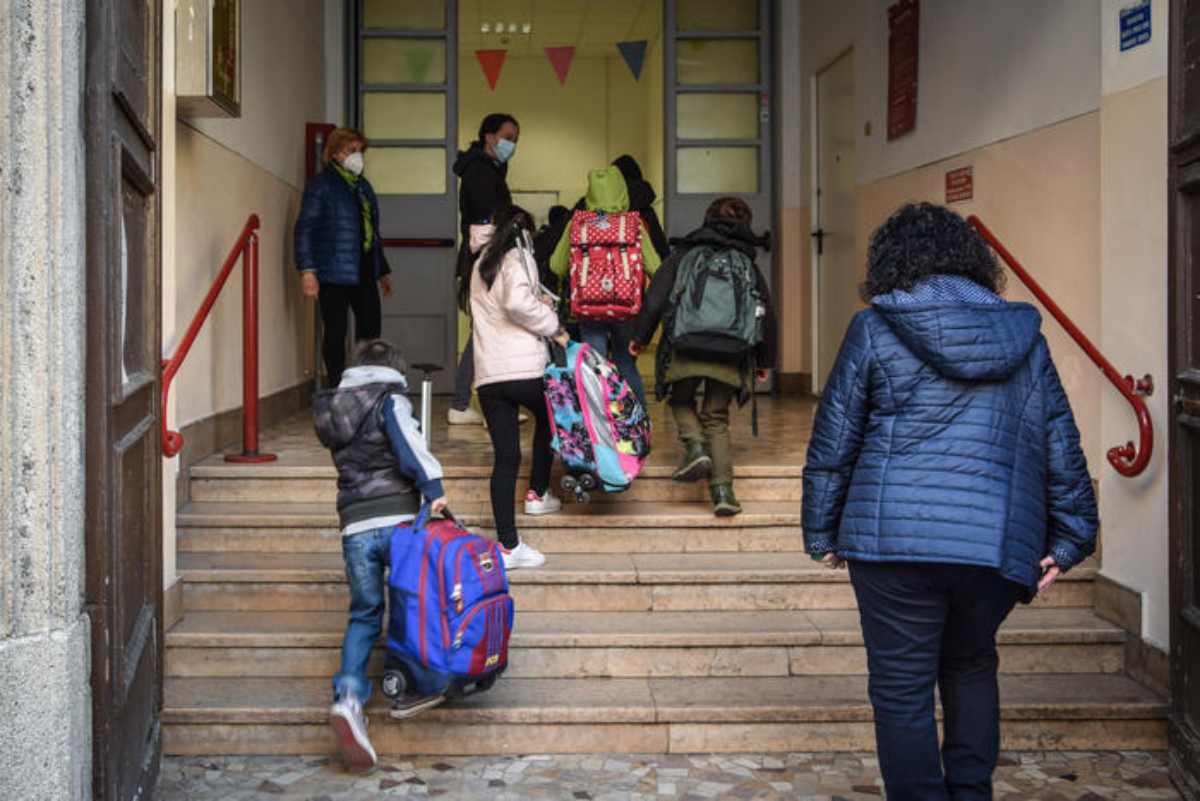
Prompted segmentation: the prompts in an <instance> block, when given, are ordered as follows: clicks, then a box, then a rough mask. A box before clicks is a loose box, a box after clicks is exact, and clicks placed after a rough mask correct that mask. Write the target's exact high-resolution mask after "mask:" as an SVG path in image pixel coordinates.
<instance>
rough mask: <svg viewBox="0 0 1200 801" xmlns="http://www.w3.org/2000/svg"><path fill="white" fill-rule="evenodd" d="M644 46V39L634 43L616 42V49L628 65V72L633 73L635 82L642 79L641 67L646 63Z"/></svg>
mask: <svg viewBox="0 0 1200 801" xmlns="http://www.w3.org/2000/svg"><path fill="white" fill-rule="evenodd" d="M646 44H647V42H646V40H645V39H640V40H638V41H636V42H617V49H618V50H620V51H621V57H622V58H624V59H625V63H626V64H628V65H629V71H630V72H632V73H633V79H634V80H635V81H640V80H641V79H642V65H643V64H645V63H646Z"/></svg>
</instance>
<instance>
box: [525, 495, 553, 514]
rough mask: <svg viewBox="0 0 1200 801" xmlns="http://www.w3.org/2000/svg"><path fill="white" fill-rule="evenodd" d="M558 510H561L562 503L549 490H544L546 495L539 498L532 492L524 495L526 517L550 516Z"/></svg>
mask: <svg viewBox="0 0 1200 801" xmlns="http://www.w3.org/2000/svg"><path fill="white" fill-rule="evenodd" d="M559 509H562V501H560V500H559V499H558V498H556V497H555V496H554V495H553V493H551V492H550V491H549V490H546V494H545V495H543V496H541V497H540V498H539V497H538V494H537V493H536V492H534V491H533V490H530V491H529V492H527V493H525V514H527V515H534V516H536V515H551V514H554V513H555V512H557V511H558V510H559Z"/></svg>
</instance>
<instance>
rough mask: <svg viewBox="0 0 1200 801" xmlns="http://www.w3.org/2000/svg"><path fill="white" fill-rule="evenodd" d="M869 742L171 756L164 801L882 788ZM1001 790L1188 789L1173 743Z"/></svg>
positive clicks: (1006, 777)
mask: <svg viewBox="0 0 1200 801" xmlns="http://www.w3.org/2000/svg"><path fill="white" fill-rule="evenodd" d="M882 795H883V793H882V789H881V787H880V783H879V774H878V770H877V768H876V763H875V758H874V756H873V755H869V754H781V755H774V756H763V755H743V756H654V757H641V756H634V755H627V754H626V755H609V756H555V757H550V756H523V757H471V758H453V757H433V758H427V759H419V760H415V761H400V760H397V761H385V762H383V763H382V764H381V766H380V767H379V768H378V769H377V770H375V771H373V772H371V773H368V774H353V773H346V772H344V771H343V770H342V769H341V768H340V766H338V765H337V764H336V763H331V762H330V760H328V759H323V758H304V757H219V758H214V757H188V758H171V759H166V760H165V761H164V763H163V772H162V781H161V785H160V788H159V798H160V799H161V801H245V799H286V800H288V801H292V800H295V801H358V799H377V798H396V797H407V798H412V797H429V798H445V799H453V801H523V799H556V800H557V799H563V801H576V800H577V799H579V800H581V801H588V800H589V799H590V800H591V801H618V799H622V800H624V801H639V800H640V799H647V800H648V799H654V800H655V801H659V800H660V799H673V800H675V801H707V800H708V799H726V798H727V799H764V800H765V799H780V800H781V801H782V799H789V800H790V801H863V800H864V799H871V800H874V799H880V798H882ZM995 797H996V799H997V800H998V801H1018V799H1019V801H1100V800H1101V799H1121V800H1122V801H1125V800H1126V799H1179V798H1180V796H1179V794H1178V793H1177V792H1175V790H1174V788H1173V787H1172V786H1171V782H1170V779H1169V778H1168V776H1167V767H1166V760H1165V756H1164V754H1162V753H1161V752H1154V753H1146V752H1111V751H1105V752H1036V753H1006V754H1004V755H1002V757H1001V761H1000V767H999V769H998V770H997V771H996V778H995Z"/></svg>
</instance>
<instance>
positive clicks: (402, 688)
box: [379, 667, 409, 701]
mask: <svg viewBox="0 0 1200 801" xmlns="http://www.w3.org/2000/svg"><path fill="white" fill-rule="evenodd" d="M408 687H409V680H408V676H407V675H406V674H405V672H404V669H403V668H400V667H389V668H387V669H386V670H384V671H383V680H382V681H381V682H380V683H379V688H380V689H381V690H383V694H384V695H386V696H387V697H388V698H390V699H391V700H393V701H395V700H396V699H397V698H403V697H404V695H405V693H407V692H408Z"/></svg>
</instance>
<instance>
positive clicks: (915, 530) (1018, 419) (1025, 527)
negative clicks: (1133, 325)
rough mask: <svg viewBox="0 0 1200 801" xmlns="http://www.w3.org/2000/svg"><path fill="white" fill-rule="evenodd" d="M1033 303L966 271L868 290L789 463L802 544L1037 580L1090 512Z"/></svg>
mask: <svg viewBox="0 0 1200 801" xmlns="http://www.w3.org/2000/svg"><path fill="white" fill-rule="evenodd" d="M1040 329H1041V316H1040V315H1039V314H1038V312H1037V310H1036V309H1034V308H1033V307H1032V306H1029V305H1028V304H1024V303H1006V302H1004V301H1003V300H1001V299H1000V298H998V297H996V296H995V295H993V294H992V293H990V292H988V291H987V290H985V289H983V288H982V287H980V286H979V285H977V284H975V283H973V282H971V281H968V280H967V279H965V278H956V277H949V276H935V277H934V278H932V279H929V280H927V281H925V282H923V283H922V284H920V285H918V287H916V288H914V290H913V291H912V292H911V293H908V292H900V291H897V292H893V293H891V294H889V295H884V296H881V297H878V298H876V299H875V300H874V302H873V303H872V307H871V308H869V309H866V310H864V311H861V312H859V313H858V314H857V315H856V316H855V317H854V319H853V321H852V322H851V324H850V328H849V330H848V331H847V333H846V338H845V341H844V342H843V343H842V349H841V352H840V354H839V355H838V358H837V362H836V364H835V365H834V367H833V372H832V374H831V375H830V377H829V381H828V383H827V385H826V387H825V392H824V395H823V396H822V398H821V405H820V408H819V409H818V411H817V417H816V421H815V423H814V430H813V436H812V442H811V444H810V445H809V448H808V462H807V465H806V467H805V470H804V539H805V547H806V549H807V550H808V551H809V553H813V554H821V553H827V552H829V551H831V550H832V551H836V552H837V554H838V555H839V556H841V557H842V558H844V559H852V560H853V559H861V560H865V561H873V562H875V561H901V562H950V563H959V564H970V565H983V566H986V567H994V568H996V569H997V570H999V571H1000V573H1001V575H1003V576H1004V577H1005V578H1007V579H1010V580H1012V581H1015V582H1017V583H1019V584H1021V585H1023V586H1025V587H1026V588H1028V592H1027V596H1026V597H1027V599H1028V598H1031V597H1032V596H1033V595H1034V593H1035V592H1036V586H1037V580H1038V578H1039V576H1040V572H1041V571H1040V568H1039V567H1038V563H1039V562H1040V561H1041V559H1042V558H1043V557H1045V556H1047V555H1053V556H1054V558H1055V560H1056V561H1057V563H1058V565H1059V566H1060V567H1061V568H1062V569H1063V570H1064V571H1065V570H1068V569H1070V568H1071V567H1072V566H1074V565H1076V564H1078V563H1079V562H1080V561H1081V560H1082V559H1084V557H1086V556H1087V555H1088V554H1090V553H1091V552H1092V551H1093V550H1094V548H1095V538H1096V530H1097V528H1098V527H1099V521H1098V518H1097V512H1096V497H1095V494H1094V492H1093V490H1092V482H1091V477H1090V475H1089V473H1088V468H1087V461H1086V459H1085V457H1084V455H1083V451H1082V450H1081V448H1080V445H1079V431H1078V429H1077V428H1076V427H1075V418H1074V416H1073V415H1072V414H1071V407H1070V404H1069V403H1068V401H1067V397H1066V394H1065V393H1064V392H1063V388H1062V384H1061V383H1060V381H1059V377H1058V371H1057V370H1056V369H1055V367H1054V362H1053V361H1051V359H1050V351H1049V349H1048V348H1047V346H1046V340H1045V338H1044V337H1043V336H1042V335H1041V333H1040Z"/></svg>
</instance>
